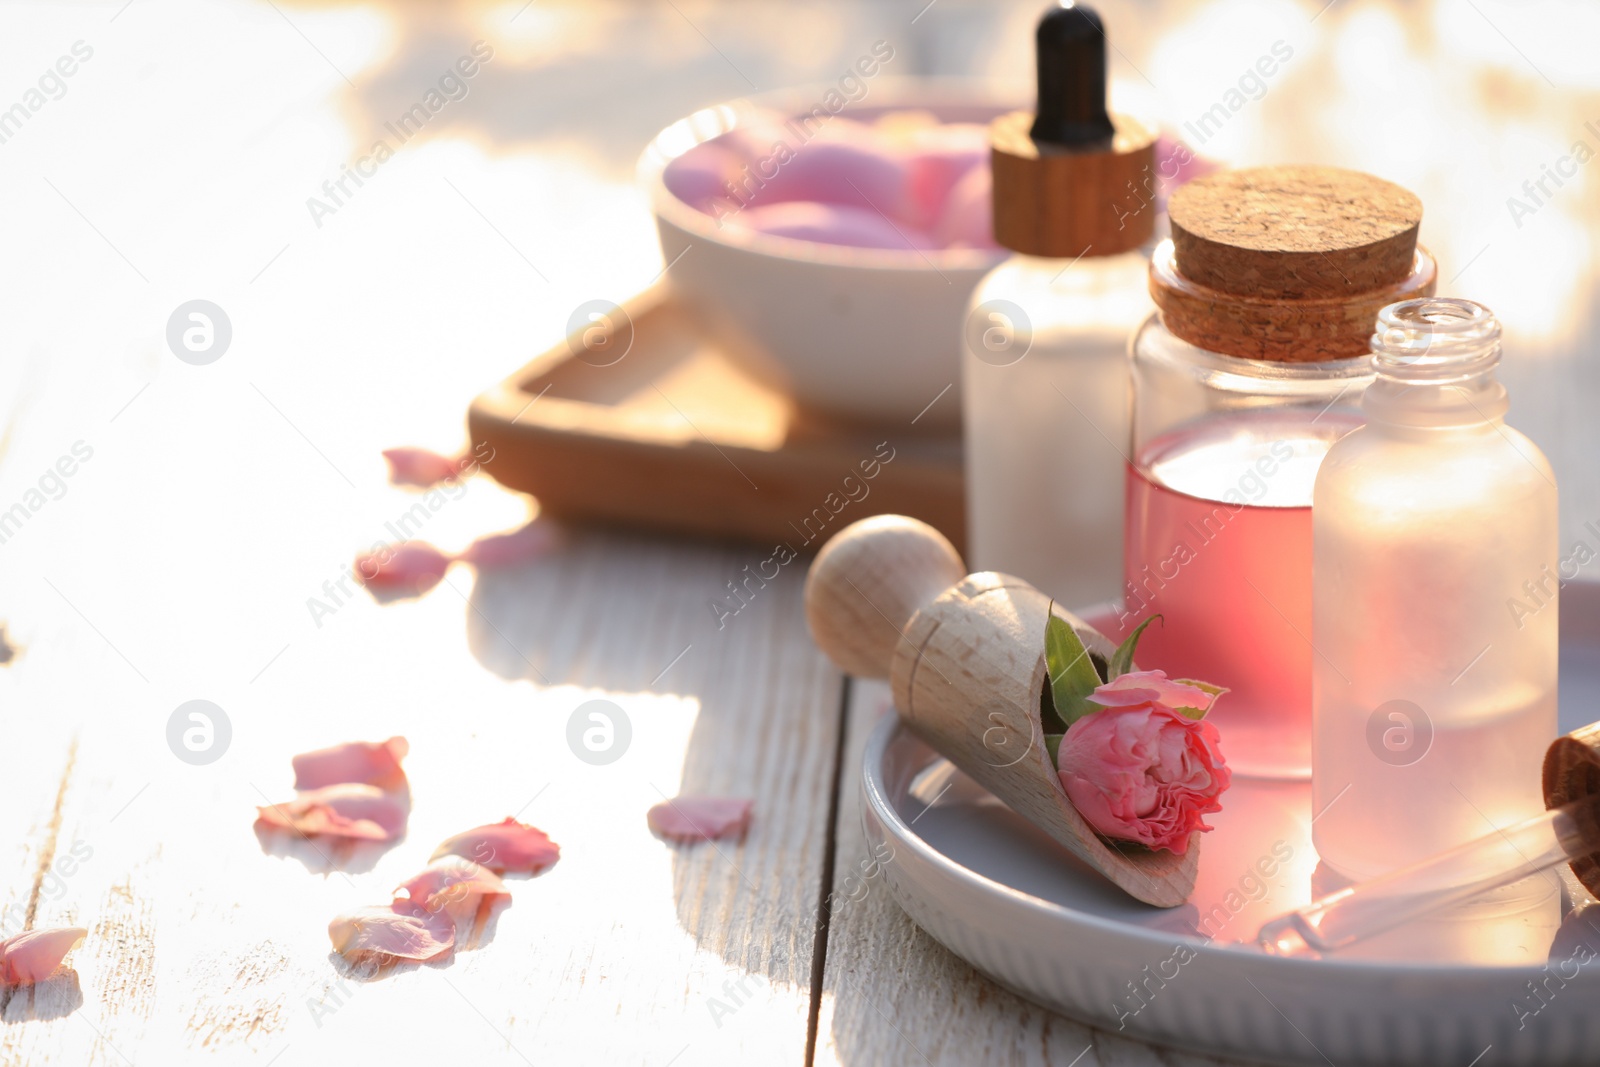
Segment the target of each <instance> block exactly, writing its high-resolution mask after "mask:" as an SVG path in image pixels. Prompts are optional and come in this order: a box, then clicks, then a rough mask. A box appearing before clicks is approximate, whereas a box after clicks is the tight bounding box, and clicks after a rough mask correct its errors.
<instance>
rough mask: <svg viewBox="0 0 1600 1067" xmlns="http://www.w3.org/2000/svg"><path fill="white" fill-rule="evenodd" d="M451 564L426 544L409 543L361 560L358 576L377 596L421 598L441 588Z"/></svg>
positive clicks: (381, 549) (379, 551)
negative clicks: (438, 586) (445, 573)
mask: <svg viewBox="0 0 1600 1067" xmlns="http://www.w3.org/2000/svg"><path fill="white" fill-rule="evenodd" d="M450 563H451V559H450V557H449V556H447V555H445V554H444V553H443V552H440V551H439V550H438V549H437V548H434V547H433V546H432V545H430V544H428V543H427V542H426V541H406V542H404V543H402V544H398V545H387V546H385V547H383V548H380V549H378V550H377V551H375V552H369V553H366V554H365V555H361V556H357V557H356V563H355V575H356V580H357V581H359V582H360V583H361V584H362V585H364V586H366V587H367V588H368V589H370V590H372V591H374V592H375V593H388V594H395V595H409V596H421V595H422V594H423V593H426V592H427V591H428V590H430V589H432V588H433V587H434V586H436V585H438V584H439V579H441V578H443V577H444V572H445V571H447V570H449V568H450Z"/></svg>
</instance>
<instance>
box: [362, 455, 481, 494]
mask: <svg viewBox="0 0 1600 1067" xmlns="http://www.w3.org/2000/svg"><path fill="white" fill-rule="evenodd" d="M383 458H384V459H386V460H388V461H389V482H390V484H392V485H414V486H416V487H418V488H419V489H432V488H433V487H434V486H436V485H438V484H439V483H440V482H446V481H449V480H450V479H452V478H455V477H457V476H458V475H460V474H462V473H463V472H465V471H469V470H471V469H472V468H473V467H474V466H475V465H476V463H477V461H476V460H475V459H474V458H473V457H472V456H471V455H470V454H469V455H465V456H459V457H455V458H452V457H450V456H441V455H439V453H437V452H429V451H428V450H427V449H426V448H386V449H384V451H383Z"/></svg>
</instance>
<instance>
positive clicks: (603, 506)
mask: <svg viewBox="0 0 1600 1067" xmlns="http://www.w3.org/2000/svg"><path fill="white" fill-rule="evenodd" d="M622 308H623V310H624V311H625V312H626V313H627V314H628V317H629V318H630V319H631V321H632V331H633V336H632V341H631V344H628V343H627V338H626V326H623V327H622V328H621V329H619V330H618V331H617V335H616V336H615V337H613V338H612V339H611V341H610V342H605V343H611V344H614V345H615V346H616V348H614V349H612V350H611V351H615V350H616V349H625V354H624V355H623V356H622V357H621V358H620V359H617V358H616V357H615V356H614V355H612V354H610V353H609V352H608V353H607V354H605V355H601V354H600V353H601V352H602V351H604V348H603V344H602V346H598V348H597V347H590V346H586V345H585V343H584V341H583V338H582V336H581V335H578V334H575V335H573V337H571V338H568V339H567V341H565V342H563V343H562V344H560V345H558V346H556V347H555V348H552V349H551V350H550V351H548V352H546V353H544V354H543V355H541V356H539V357H537V358H536V359H534V360H533V361H532V362H530V363H529V364H527V366H525V367H523V368H522V369H521V370H519V371H517V372H516V373H515V374H513V375H511V376H510V377H509V378H507V379H506V380H505V381H503V382H501V383H500V384H499V385H498V386H496V387H494V388H493V389H490V390H489V391H488V392H485V393H484V394H482V395H481V396H479V397H478V398H477V399H476V400H475V401H473V403H472V407H471V409H470V410H469V411H468V414H467V426H468V429H469V431H470V433H471V439H472V441H473V443H474V445H475V446H476V445H478V444H479V443H480V442H481V443H487V444H488V445H489V446H490V447H491V448H492V449H493V458H492V459H490V460H488V461H486V462H485V463H484V464H483V467H484V469H485V470H486V471H488V472H489V474H490V475H492V476H493V477H494V478H495V479H496V480H497V481H499V482H500V483H501V484H502V485H505V486H507V487H509V488H512V489H517V490H521V491H523V492H527V493H532V494H533V495H534V496H536V497H538V498H539V504H540V508H541V510H542V512H544V513H546V514H551V515H554V516H557V517H562V518H571V519H582V520H599V521H604V522H616V523H625V524H630V525H637V526H645V527H649V528H651V529H657V530H669V531H678V532H683V533H691V534H710V535H714V536H721V537H730V538H736V539H741V540H750V541H757V542H761V543H763V544H768V545H776V544H777V543H779V542H782V543H784V544H787V545H788V546H789V547H790V548H792V549H794V550H795V551H797V552H802V551H806V550H807V549H808V548H809V549H816V548H818V547H820V546H821V543H822V542H823V541H824V540H826V539H827V538H828V537H829V536H831V535H832V534H833V533H834V532H835V531H836V530H838V529H840V528H842V527H843V526H845V525H847V524H849V523H851V522H854V521H855V520H857V519H862V518H865V517H867V516H868V515H877V514H883V513H889V512H893V513H898V514H902V515H911V516H914V517H916V518H919V519H922V520H923V521H924V522H927V523H929V524H930V525H932V526H934V527H936V528H938V529H939V530H940V531H942V532H943V533H944V534H945V536H947V537H949V538H950V540H951V541H952V542H953V543H954V544H955V545H956V547H957V548H958V549H961V548H963V544H964V537H965V531H966V519H965V502H964V496H963V494H964V488H963V484H962V469H961V441H960V438H959V437H958V436H951V435H930V434H928V433H923V432H920V431H919V429H918V427H916V426H910V425H908V426H902V427H885V428H881V429H880V428H872V427H859V426H824V425H821V424H818V423H816V422H808V421H807V420H805V419H803V418H801V417H800V416H799V415H798V414H797V413H796V412H795V410H794V408H793V407H792V405H791V404H790V403H789V402H788V400H787V399H786V398H784V397H783V396H782V395H780V394H778V393H776V392H774V391H773V390H771V389H769V388H768V387H766V386H764V385H762V384H760V383H758V382H756V381H754V380H752V379H751V378H750V377H748V376H747V375H745V374H744V373H743V372H742V371H740V370H739V369H738V368H736V367H735V366H734V365H733V363H732V362H730V361H729V359H728V357H727V356H725V355H724V354H723V353H722V352H721V351H720V350H719V349H718V348H717V347H715V346H714V345H713V344H712V343H711V342H709V341H708V340H707V339H706V338H705V337H704V336H702V335H701V334H700V333H699V332H698V331H697V330H696V328H695V326H694V324H693V322H692V321H691V319H690V317H689V315H688V313H687V312H685V311H684V310H683V309H682V308H680V307H679V306H678V305H676V304H675V303H674V302H673V300H672V299H671V294H670V290H669V289H668V288H667V287H666V286H665V284H664V283H663V284H661V285H657V286H655V287H653V288H651V289H649V290H646V291H645V292H644V293H641V294H640V295H639V296H637V297H635V298H634V299H632V300H630V301H629V302H628V303H626V304H624V305H623V306H622ZM612 360H615V361H614V362H612ZM952 384H954V383H952ZM957 393H958V389H956V388H952V389H951V390H950V392H949V393H947V394H946V395H944V396H942V397H940V399H939V400H937V401H936V403H940V404H955V403H959V398H958V395H957ZM869 475H870V476H869Z"/></svg>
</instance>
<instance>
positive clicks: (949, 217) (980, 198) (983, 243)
mask: <svg viewBox="0 0 1600 1067" xmlns="http://www.w3.org/2000/svg"><path fill="white" fill-rule="evenodd" d="M993 185H994V183H993V180H992V178H991V176H990V173H989V168H988V167H974V168H973V169H972V170H970V171H968V172H967V174H966V176H965V177H963V178H962V179H961V180H960V181H958V182H957V183H956V185H955V188H954V189H952V190H950V195H949V197H947V198H946V199H945V202H944V206H943V209H942V211H941V213H940V216H939V221H938V223H937V224H936V225H935V226H934V231H933V232H934V236H935V237H937V238H938V239H939V240H940V241H941V242H943V243H944V244H945V245H946V246H947V247H951V248H986V249H987V248H999V247H1000V246H999V245H998V244H997V243H996V242H995V239H994V208H993V206H992V203H991V199H990V197H991V192H992V189H993Z"/></svg>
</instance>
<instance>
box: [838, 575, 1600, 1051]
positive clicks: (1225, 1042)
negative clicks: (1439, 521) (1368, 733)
mask: <svg viewBox="0 0 1600 1067" xmlns="http://www.w3.org/2000/svg"><path fill="white" fill-rule="evenodd" d="M1561 627H1562V649H1561V708H1562V715H1561V728H1562V729H1563V730H1570V729H1572V728H1574V727H1576V726H1579V725H1582V724H1583V723H1585V722H1589V721H1591V720H1593V719H1595V718H1597V717H1600V699H1597V698H1600V583H1573V584H1571V585H1569V586H1568V587H1567V588H1566V589H1565V590H1564V591H1563V592H1562V602H1561ZM1537 771H1538V768H1529V773H1530V774H1536V773H1537ZM862 791H863V796H864V800H865V803H864V804H863V806H862V821H863V823H864V824H865V827H866V832H867V838H868V841H869V843H870V844H871V845H872V846H874V847H876V846H878V845H881V844H887V845H888V847H890V848H892V849H893V855H894V859H893V861H892V862H890V863H888V864H886V865H885V868H884V869H885V875H886V878H887V883H888V885H889V887H890V890H891V892H892V893H893V894H894V896H895V898H896V899H897V900H898V901H899V903H900V905H901V906H902V907H903V908H904V909H905V910H906V911H907V912H908V913H909V914H910V915H911V917H912V918H913V919H914V920H915V921H916V922H917V924H918V925H920V926H921V927H922V928H923V929H924V930H926V931H927V932H928V933H929V934H931V935H933V936H934V937H935V938H937V939H938V940H939V941H940V942H942V943H943V944H944V945H946V946H947V947H948V948H949V949H950V950H951V951H952V952H955V953H956V954H957V955H959V956H961V957H963V958H964V959H966V960H968V961H969V962H971V963H972V965H973V966H975V967H977V968H978V969H979V970H981V971H983V972H984V973H986V974H988V975H989V976H990V977H992V978H993V979H994V980H995V981H997V982H999V983H1000V984H1002V985H1004V986H1006V987H1008V988H1010V989H1012V990H1014V991H1015V992H1017V993H1019V994H1020V995H1022V996H1024V997H1027V998H1028V999H1030V1000H1033V1001H1036V1002H1038V1003H1040V1004H1043V1005H1044V1006H1046V1007H1049V1008H1052V1009H1054V1010H1056V1011H1058V1012H1061V1013H1062V1014H1064V1015H1068V1016H1071V1017H1073V1018H1075V1019H1080V1020H1082V1021H1085V1022H1088V1023H1091V1024H1093V1025H1095V1026H1097V1027H1100V1028H1102V1029H1104V1030H1108V1031H1111V1032H1121V1033H1122V1034H1124V1035H1126V1036H1131V1037H1136V1038H1139V1039H1142V1040H1146V1041H1151V1042H1155V1043H1158V1044H1163V1045H1170V1046H1174V1047H1177V1048H1181V1049H1184V1050H1187V1051H1200V1052H1208V1053H1212V1054H1216V1055H1223V1056H1232V1057H1238V1058H1245V1059H1253V1060H1261V1061H1266V1062H1271V1063H1294V1064H1320V1065H1327V1064H1337V1065H1338V1067H1355V1065H1359V1064H1373V1065H1380V1064H1381V1065H1386V1067H1387V1065H1396V1064H1404V1065H1407V1067H1411V1065H1416V1067H1423V1065H1432V1064H1438V1065H1441V1067H1468V1065H1476V1067H1495V1065H1505V1064H1551V1065H1554V1064H1590V1065H1592V1064H1594V1063H1596V1062H1600V1010H1597V1006H1596V1004H1597V1002H1596V998H1597V996H1600V963H1596V962H1593V961H1596V960H1597V959H1600V907H1596V908H1588V907H1587V905H1590V904H1592V903H1593V902H1592V901H1591V899H1590V898H1589V896H1588V894H1587V893H1585V892H1584V891H1583V890H1582V888H1581V887H1579V886H1578V885H1577V882H1576V881H1575V880H1574V879H1573V878H1572V877H1571V875H1570V873H1569V872H1567V870H1566V868H1565V867H1562V868H1559V869H1558V870H1557V871H1556V872H1552V873H1550V874H1547V875H1545V876H1541V877H1539V878H1535V879H1530V880H1529V881H1528V882H1526V883H1522V884H1521V885H1520V886H1517V887H1513V891H1510V892H1507V893H1502V894H1500V895H1499V896H1498V897H1497V898H1496V899H1492V900H1487V901H1479V902H1477V903H1475V904H1471V905H1468V906H1466V907H1465V908H1463V909H1462V910H1461V911H1460V912H1459V913H1455V914H1451V915H1449V916H1445V917H1438V918H1433V919H1427V920H1422V921H1419V922H1416V923H1413V924H1411V925H1409V926H1407V927H1403V928H1401V929H1399V930H1395V931H1392V932H1391V933H1389V934H1386V935H1383V936H1382V937H1380V938H1377V939H1374V940H1372V941H1370V942H1367V943H1364V944H1362V945H1359V946H1353V947H1352V948H1351V949H1350V950H1347V951H1346V952H1345V953H1342V954H1340V955H1339V956H1338V957H1336V958H1328V959H1321V960H1288V959H1276V958H1272V957H1268V956H1264V955H1260V954H1258V953H1256V952H1254V951H1250V950H1247V949H1245V948H1243V947H1242V946H1241V945H1240V944H1238V942H1241V941H1250V940H1253V938H1254V935H1255V931H1256V929H1257V928H1258V927H1259V926H1260V924H1261V923H1262V922H1263V921H1265V920H1266V919H1268V918H1271V917H1273V916H1274V915H1277V914H1280V913H1282V912H1284V911H1287V910H1290V909H1292V908H1295V907H1298V906H1300V905H1302V904H1304V903H1306V902H1307V901H1308V900H1310V899H1312V898H1313V897H1314V896H1317V895H1320V894H1321V892H1325V891H1327V890H1329V889H1331V888H1334V886H1333V885H1331V884H1329V883H1328V882H1327V880H1326V875H1324V874H1323V873H1321V872H1319V871H1317V869H1316V868H1317V858H1316V853H1315V852H1314V850H1313V849H1312V847H1311V835H1310V819H1311V811H1310V788H1309V785H1307V784H1295V783H1267V782H1260V781H1246V780H1241V779H1236V780H1235V784H1234V786H1233V788H1232V789H1231V790H1230V791H1229V793H1228V800H1229V801H1230V803H1229V805H1228V809H1227V810H1226V811H1224V812H1223V813H1221V814H1220V815H1218V816H1215V817H1214V818H1213V823H1214V825H1215V826H1216V830H1215V832H1213V833H1210V834H1207V835H1206V837H1205V841H1204V845H1203V850H1202V852H1201V861H1200V876H1199V881H1198V883H1197V885H1196V889H1195V894H1194V896H1193V898H1192V899H1191V901H1190V903H1189V904H1187V905H1185V906H1184V907H1182V908H1175V909H1171V910H1166V911H1163V910H1159V909H1155V908H1150V907H1146V906H1144V905H1142V904H1139V903H1138V902H1137V901H1134V900H1133V899H1132V898H1130V897H1127V896H1125V895H1123V894H1122V893H1120V892H1119V891H1117V890H1116V889H1114V888H1113V887H1112V886H1111V884H1110V883H1108V882H1106V881H1104V880H1103V879H1102V878H1100V876H1098V875H1097V874H1095V873H1094V872H1093V871H1091V870H1090V869H1089V868H1087V867H1085V866H1084V865H1083V864H1081V863H1080V862H1078V861H1077V860H1076V859H1075V858H1074V857H1072V856H1071V855H1070V854H1069V853H1067V852H1066V851H1065V850H1064V849H1062V848H1060V847H1059V846H1057V845H1056V844H1054V843H1053V842H1052V841H1051V840H1050V839H1049V838H1048V837H1046V836H1045V835H1044V834H1043V833H1041V832H1040V831H1038V830H1036V829H1034V828H1033V827H1032V826H1031V825H1030V824H1029V823H1027V822H1025V821H1024V820H1023V819H1022V818H1020V817H1019V816H1017V815H1015V814H1014V813H1012V812H1011V811H1010V809H1008V808H1006V807H1005V806H1004V805H1003V804H1001V803H1000V802H999V801H998V800H996V799H995V798H994V797H993V796H992V795H991V794H989V793H988V792H987V791H985V790H984V789H983V788H982V787H981V786H978V785H977V784H976V783H974V782H972V781H971V780H970V779H968V778H967V777H966V776H965V775H963V774H962V773H961V772H959V771H957V770H956V769H955V768H954V767H952V766H951V765H950V764H949V763H947V762H946V761H945V760H944V759H943V758H941V757H939V756H938V755H936V754H935V753H934V752H933V751H932V750H931V749H929V748H928V747H927V746H926V745H924V744H923V743H922V742H921V741H919V740H918V739H916V738H915V737H914V736H912V735H911V734H910V733H909V732H908V731H906V730H904V729H903V728H901V726H900V725H899V722H898V720H896V719H895V717H894V716H892V715H891V716H888V717H886V718H885V720H884V722H883V723H881V724H880V725H879V728H878V729H877V731H876V732H875V733H874V735H873V737H872V739H871V741H870V742H869V744H868V746H867V752H866V759H865V762H864V766H863V776H862ZM1397 817H1400V813H1397ZM913 823H914V824H915V825H914V826H913ZM1201 930H1203V931H1204V933H1205V934H1207V935H1209V937H1207V936H1202V935H1201V933H1200V932H1199V931H1201ZM1584 960H1588V961H1591V962H1590V964H1589V965H1587V966H1582V965H1581V963H1582V961H1584ZM1530 983H1533V984H1534V985H1535V986H1537V987H1538V988H1539V989H1540V991H1541V993H1540V995H1538V996H1535V994H1534V993H1533V991H1532V987H1531V986H1530Z"/></svg>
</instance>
